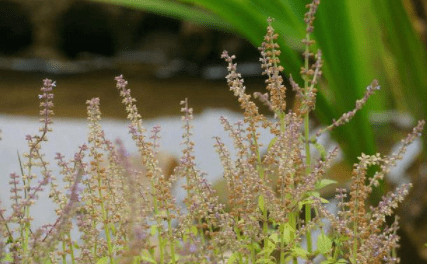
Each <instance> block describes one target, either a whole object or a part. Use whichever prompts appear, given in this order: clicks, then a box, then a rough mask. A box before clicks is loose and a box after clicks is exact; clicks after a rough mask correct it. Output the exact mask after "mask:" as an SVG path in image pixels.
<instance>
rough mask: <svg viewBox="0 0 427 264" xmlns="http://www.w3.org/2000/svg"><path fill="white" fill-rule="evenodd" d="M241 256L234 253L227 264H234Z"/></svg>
mask: <svg viewBox="0 0 427 264" xmlns="http://www.w3.org/2000/svg"><path fill="white" fill-rule="evenodd" d="M238 256H239V253H238V252H234V253H233V254H232V255H231V256H230V257H229V258H228V260H227V264H234V263H235V262H236V261H237V258H238Z"/></svg>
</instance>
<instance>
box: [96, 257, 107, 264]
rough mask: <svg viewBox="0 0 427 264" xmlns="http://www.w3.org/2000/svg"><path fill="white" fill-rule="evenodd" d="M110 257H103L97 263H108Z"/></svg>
mask: <svg viewBox="0 0 427 264" xmlns="http://www.w3.org/2000/svg"><path fill="white" fill-rule="evenodd" d="M109 259H110V258H109V257H108V256H105V257H102V258H100V259H98V261H97V262H96V264H107V263H108V262H109Z"/></svg>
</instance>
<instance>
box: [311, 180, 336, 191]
mask: <svg viewBox="0 0 427 264" xmlns="http://www.w3.org/2000/svg"><path fill="white" fill-rule="evenodd" d="M337 183H338V182H337V181H334V180H331V179H321V180H320V181H318V182H316V190H320V189H322V188H324V187H326V186H329V185H331V184H337Z"/></svg>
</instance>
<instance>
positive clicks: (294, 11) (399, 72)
mask: <svg viewBox="0 0 427 264" xmlns="http://www.w3.org/2000/svg"><path fill="white" fill-rule="evenodd" d="M98 1H102V2H108V3H113V4H118V5H123V6H128V7H131V8H137V9H144V10H148V11H152V12H156V13H158V14H162V15H166V16H170V17H175V18H179V19H183V20H188V21H192V22H195V23H200V24H202V25H206V26H210V27H214V28H217V29H221V30H225V31H230V32H235V33H237V34H239V35H240V36H242V37H243V38H245V39H247V40H249V41H250V42H251V43H252V44H253V45H254V46H255V47H258V46H260V44H261V42H262V40H263V36H264V34H265V29H266V26H267V24H266V19H267V17H273V18H275V21H274V23H273V27H274V28H275V29H276V30H277V32H278V33H279V34H280V36H281V37H280V38H279V40H278V42H279V44H280V46H281V47H282V51H283V52H282V55H281V61H282V64H283V66H284V67H285V72H286V73H287V74H292V76H293V77H294V78H298V76H299V71H300V68H301V66H302V58H301V52H302V45H301V41H300V40H301V39H303V38H304V37H305V24H304V21H303V18H304V13H305V12H306V8H305V5H306V4H308V3H309V2H310V1H308V0H297V1H296V0H295V1H290V0H278V1H263V0H259V1H257V0H249V1H236V0H218V1H210V0H181V1H158V0H153V1H132V0H98ZM322 2H323V1H322ZM405 4H406V5H407V7H408V9H407V10H411V11H410V13H409V14H408V11H407V10H405V8H404V5H405ZM414 5H415V6H414ZM426 5H427V4H426V3H425V2H423V1H413V2H410V1H389V0H376V1H363V2H360V1H353V0H328V1H326V2H324V3H321V4H320V6H319V10H318V13H317V17H316V21H315V24H314V25H315V30H314V37H315V40H316V42H317V47H318V48H320V49H321V50H322V51H323V58H324V68H323V71H324V77H325V80H324V82H323V83H322V88H321V90H320V94H319V97H318V102H317V109H316V111H315V113H316V116H317V118H318V119H319V120H320V121H321V122H322V123H325V124H327V123H330V122H331V120H332V119H333V118H335V119H337V118H338V117H339V116H340V115H341V114H342V113H344V112H347V111H350V110H352V109H353V108H354V104H355V101H356V100H357V99H359V98H361V97H363V93H364V91H365V89H366V87H367V86H368V85H369V84H370V82H371V81H372V80H373V79H374V78H375V79H378V80H379V83H380V84H381V86H382V87H383V89H382V91H381V92H378V93H376V94H375V96H373V97H372V98H371V99H370V100H369V102H368V104H367V106H366V107H365V108H364V109H363V110H362V111H361V113H359V114H357V115H356V116H355V118H354V120H353V121H352V122H350V124H348V125H346V126H343V127H340V128H339V129H336V131H335V132H334V137H335V138H336V139H337V140H338V142H339V143H340V145H341V147H342V148H343V150H344V153H345V154H346V158H347V160H348V162H349V164H353V163H354V162H356V161H357V156H358V155H360V153H361V152H364V153H367V154H374V153H375V152H376V151H377V147H376V145H375V142H374V137H373V131H372V126H371V125H370V123H369V115H368V113H369V112H371V111H377V112H378V111H385V110H386V109H396V110H397V111H400V112H409V113H411V115H413V116H414V117H415V118H416V119H424V118H425V116H426V113H427V102H426V100H427V78H426V77H425V74H426V73H427V52H426V47H425V42H424V43H423V42H422V41H421V39H420V35H419V34H417V32H416V29H415V28H414V25H415V26H417V27H424V28H425V24H422V22H419V20H417V19H416V14H414V12H415V11H416V12H418V14H419V15H422V16H424V17H425V15H426V8H427V7H426ZM411 17H412V19H413V20H412V22H411ZM420 21H421V20H420ZM423 30H424V32H425V29H423ZM419 31H420V30H419ZM424 34H425V33H424ZM423 37H424V38H425V36H423ZM424 41H425V39H424ZM238 59H239V58H238ZM238 59H237V61H238ZM297 80H299V81H300V83H301V79H297ZM426 146H427V145H426Z"/></svg>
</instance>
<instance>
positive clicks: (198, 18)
mask: <svg viewBox="0 0 427 264" xmlns="http://www.w3.org/2000/svg"><path fill="white" fill-rule="evenodd" d="M92 1H94V2H105V3H109V4H115V5H120V6H126V7H130V8H133V9H140V10H145V11H149V12H153V13H157V14H159V15H164V16H168V17H173V18H176V19H180V20H188V21H191V22H194V23H196V24H199V25H203V26H207V27H211V28H218V29H222V30H227V31H234V26H233V25H232V24H230V23H227V22H226V21H225V20H223V19H222V18H220V17H219V16H217V15H215V14H213V13H211V12H207V11H205V10H201V9H200V8H196V7H194V6H189V5H185V4H182V3H179V2H175V1H167V0H140V1H135V0H92Z"/></svg>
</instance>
